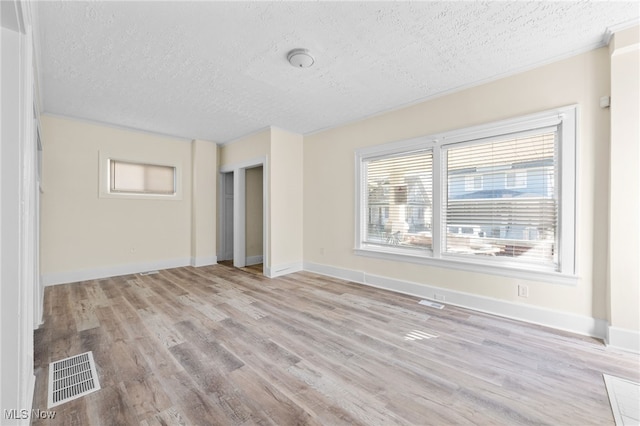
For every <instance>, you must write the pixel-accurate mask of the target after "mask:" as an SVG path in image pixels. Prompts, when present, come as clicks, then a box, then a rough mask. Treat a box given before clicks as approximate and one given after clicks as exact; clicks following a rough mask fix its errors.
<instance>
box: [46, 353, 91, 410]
mask: <svg viewBox="0 0 640 426" xmlns="http://www.w3.org/2000/svg"><path fill="white" fill-rule="evenodd" d="M99 389H100V383H99V382H98V372H97V371H96V364H95V362H94V361H93V353H92V352H91V351H89V352H85V353H83V354H80V355H75V356H72V357H69V358H65V359H61V360H60V361H55V362H52V363H51V364H49V408H51V407H55V406H56V405H60V404H64V403H65V402H69V401H72V400H74V399H77V398H80V397H81V396H84V395H87V394H89V393H91V392H95V391H97V390H99Z"/></svg>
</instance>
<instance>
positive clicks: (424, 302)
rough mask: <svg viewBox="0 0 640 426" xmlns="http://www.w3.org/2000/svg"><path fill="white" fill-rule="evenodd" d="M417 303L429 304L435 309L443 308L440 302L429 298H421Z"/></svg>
mask: <svg viewBox="0 0 640 426" xmlns="http://www.w3.org/2000/svg"><path fill="white" fill-rule="evenodd" d="M418 303H419V304H421V305H425V306H429V307H432V308H436V309H442V308H444V305H443V304H442V303H437V302H432V301H431V300H421V301H419V302H418Z"/></svg>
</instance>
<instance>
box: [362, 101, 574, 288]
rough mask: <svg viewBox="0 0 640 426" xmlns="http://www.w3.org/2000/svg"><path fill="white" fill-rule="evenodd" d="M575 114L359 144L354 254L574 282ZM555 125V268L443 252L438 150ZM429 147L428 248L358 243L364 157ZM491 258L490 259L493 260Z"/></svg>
mask: <svg viewBox="0 0 640 426" xmlns="http://www.w3.org/2000/svg"><path fill="white" fill-rule="evenodd" d="M577 115H578V106H577V105H571V106H567V107H561V108H556V109H552V110H549V111H544V112H541V113H537V114H531V115H527V116H522V117H516V118H513V119H508V120H502V121H497V122H492V123H488V124H484V125H480V126H473V127H468V128H464V129H458V130H453V131H450V132H445V133H439V134H433V135H426V136H424V137H420V138H416V139H411V140H407V141H399V142H392V143H386V144H383V145H377V146H372V147H366V148H361V149H359V150H357V151H356V153H355V172H356V173H355V175H356V188H355V191H356V199H355V216H356V217H355V230H356V232H355V248H354V253H355V254H357V255H361V256H368V257H374V258H378V259H386V260H395V261H401V262H412V263H419V264H425V265H432V266H438V267H446V268H453V269H459V270H465V271H471V272H479V273H489V274H494V275H502V276H508V277H514V278H521V279H531V280H544V281H546V282H552V283H558V284H567V285H576V284H577V282H578V277H577V276H576V203H577V200H576V194H577V190H576V186H577V179H576V176H577ZM556 126H557V128H558V149H559V152H558V155H557V157H558V181H559V182H558V184H559V185H558V189H557V191H558V203H559V204H558V207H559V212H560V214H559V218H558V220H559V222H558V227H557V229H558V247H557V250H558V263H559V267H558V269H557V270H554V269H552V268H548V267H538V266H535V265H530V264H523V263H521V262H517V261H514V260H510V259H505V258H501V259H497V258H496V259H487V258H485V257H478V258H473V257H470V256H452V255H450V254H445V253H444V247H443V245H444V235H442V233H443V225H442V215H443V211H442V207H441V206H442V198H443V196H444V195H446V192H445V191H446V165H445V164H444V158H443V157H444V155H442V154H443V152H444V150H445V148H446V147H448V146H451V145H453V144H461V143H468V142H472V141H473V142H475V141H478V140H480V139H485V138H496V137H500V136H504V135H508V134H512V133H520V132H527V131H532V132H536V131H540V129H545V128H550V127H556ZM429 148H431V149H432V150H433V200H432V203H433V218H432V224H433V226H432V242H433V243H432V250H421V251H416V250H411V249H403V248H402V247H387V246H379V245H374V244H368V243H366V242H363V237H364V236H365V235H366V234H365V233H366V223H367V222H366V220H367V216H366V214H367V208H366V196H367V187H366V185H367V182H366V161H368V160H370V159H372V158H375V157H381V156H387V155H394V154H395V155H397V154H401V153H403V152H409V151H415V150H424V149H429ZM494 260H495V261H494Z"/></svg>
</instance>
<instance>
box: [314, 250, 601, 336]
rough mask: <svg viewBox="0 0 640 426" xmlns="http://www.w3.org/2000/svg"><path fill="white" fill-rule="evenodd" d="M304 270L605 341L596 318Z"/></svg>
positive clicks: (350, 273) (331, 270)
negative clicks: (439, 298)
mask: <svg viewBox="0 0 640 426" xmlns="http://www.w3.org/2000/svg"><path fill="white" fill-rule="evenodd" d="M304 270H305V271H309V272H315V273H317V274H321V275H327V276H330V277H335V278H340V279H344V280H347V281H352V282H356V283H360V284H364V285H368V286H371V287H376V288H381V289H385V290H390V291H394V292H397V293H402V294H407V295H410V296H415V297H420V298H423V299H432V300H434V299H435V297H434V296H435V294H438V295H440V296H444V297H445V301H442V300H438V302H439V303H444V304H445V305H446V304H449V305H454V306H459V307H462V308H467V309H473V310H475V311H479V312H486V313H488V314H492V315H497V316H501V317H505V318H511V319H515V320H519V321H524V322H528V323H532V324H539V325H543V326H546V327H551V328H555V329H558V330H564V331H569V332H572V333H577V334H581V335H586V336H592V337H597V338H600V339H604V337H605V333H606V328H607V322H606V321H605V320H601V319H597V318H591V317H587V316H582V315H576V314H571V313H567V312H561V311H555V310H551V309H547V308H541V307H538V306H531V305H525V304H521V303H514V302H509V301H505V300H500V299H495V298H491V297H485V296H479V295H475V294H471V293H463V292H458V291H454V290H448V289H443V288H440V287H435V286H431V285H427V284H419V283H414V282H410V281H404V280H398V279H395V278H389V277H383V276H380V275H373V274H367V273H366V272H364V271H354V270H349V269H343V268H336V267H333V266H328V265H321V264H317V263H312V262H305V263H304Z"/></svg>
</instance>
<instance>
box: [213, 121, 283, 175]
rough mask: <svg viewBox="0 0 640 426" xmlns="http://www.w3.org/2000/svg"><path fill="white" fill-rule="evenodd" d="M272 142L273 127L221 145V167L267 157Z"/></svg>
mask: <svg viewBox="0 0 640 426" xmlns="http://www.w3.org/2000/svg"><path fill="white" fill-rule="evenodd" d="M270 144H271V129H264V130H261V131H259V132H257V133H254V134H252V135H249V136H246V137H244V138H241V139H239V140H236V141H233V142H231V143H228V144H225V145H222V146H221V147H220V167H225V166H233V165H236V164H240V163H244V162H246V161H251V160H254V159H256V158H262V157H266V156H267V155H268V154H269V145H270Z"/></svg>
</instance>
